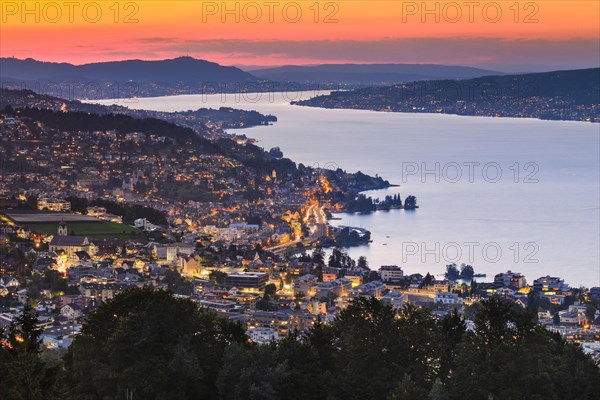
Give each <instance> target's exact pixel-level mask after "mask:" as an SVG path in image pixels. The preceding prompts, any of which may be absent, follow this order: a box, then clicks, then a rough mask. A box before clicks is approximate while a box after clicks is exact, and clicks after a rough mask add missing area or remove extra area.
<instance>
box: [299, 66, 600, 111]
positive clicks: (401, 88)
mask: <svg viewBox="0 0 600 400" xmlns="http://www.w3.org/2000/svg"><path fill="white" fill-rule="evenodd" d="M295 104H299V105H304V106H313V107H324V108H348V109H366V110H375V111H396V112H425V113H444V114H458V115H479V116H499V117H526V118H540V119H557V120H576V121H592V122H600V68H590V69H581V70H570V71H553V72H544V73H535V74H522V75H503V76H485V77H480V78H474V79H466V80H434V81H423V82H412V83H406V84H401V85H393V86H385V87H370V88H365V89H358V90H354V91H347V92H333V93H331V94H330V95H327V96H318V97H314V98H312V99H308V100H304V101H299V102H296V103H295Z"/></svg>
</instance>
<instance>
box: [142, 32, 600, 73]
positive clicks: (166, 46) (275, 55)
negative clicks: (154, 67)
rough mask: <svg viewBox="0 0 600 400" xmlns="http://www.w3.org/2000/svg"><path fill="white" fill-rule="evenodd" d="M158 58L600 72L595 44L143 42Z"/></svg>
mask: <svg viewBox="0 0 600 400" xmlns="http://www.w3.org/2000/svg"><path fill="white" fill-rule="evenodd" d="M138 44H140V46H143V47H145V50H147V51H152V52H154V53H156V54H168V53H173V54H185V53H186V52H188V51H189V53H190V54H191V55H194V56H201V55H202V54H211V55H213V56H216V57H217V58H220V59H227V60H229V61H230V63H235V62H240V61H243V60H248V61H254V62H257V61H260V60H261V59H262V60H269V61H271V62H279V63H286V62H287V60H306V61H307V62H311V63H335V62H355V63H360V62H364V63H439V64H456V65H491V64H494V65H499V66H500V65H505V66H507V67H508V66H514V65H532V64H535V65H556V66H565V67H570V68H580V67H590V66H597V65H598V63H599V61H598V60H599V59H600V49H599V48H598V42H597V40H594V39H577V38H575V39H569V40H548V39H513V40H508V39H502V38H488V37H486V38H478V37H472V38H387V39H383V40H335V41H334V40H322V41H321V40H314V41H291V40H286V41H251V40H238V39H235V40H229V39H228V40H225V39H224V40H215V39H212V40H189V39H178V38H172V37H171V38H151V37H148V38H139V39H138ZM140 50H142V49H140Z"/></svg>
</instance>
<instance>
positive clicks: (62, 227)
mask: <svg viewBox="0 0 600 400" xmlns="http://www.w3.org/2000/svg"><path fill="white" fill-rule="evenodd" d="M67 235H68V231H67V224H66V223H65V221H60V224H58V236H67Z"/></svg>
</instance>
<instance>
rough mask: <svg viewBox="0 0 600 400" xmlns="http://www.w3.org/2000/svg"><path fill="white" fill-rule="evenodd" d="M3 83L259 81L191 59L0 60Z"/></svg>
mask: <svg viewBox="0 0 600 400" xmlns="http://www.w3.org/2000/svg"><path fill="white" fill-rule="evenodd" d="M0 79H2V80H3V81H4V80H7V79H14V80H25V81H33V80H58V81H64V80H65V79H71V80H73V81H78V82H81V81H83V82H85V81H98V80H102V81H119V82H127V81H136V82H143V83H163V84H175V83H179V82H183V83H197V82H224V83H249V82H255V81H257V80H258V79H257V78H256V77H254V76H252V75H251V74H249V73H248V72H244V71H242V70H241V69H239V68H236V67H225V66H222V65H219V64H217V63H213V62H210V61H205V60H198V59H195V58H192V57H179V58H174V59H169V60H160V61H144V60H127V61H110V62H99V63H92V64H83V65H73V64H69V63H53V62H45V61H37V60H34V59H31V58H28V59H25V60H21V59H17V58H0Z"/></svg>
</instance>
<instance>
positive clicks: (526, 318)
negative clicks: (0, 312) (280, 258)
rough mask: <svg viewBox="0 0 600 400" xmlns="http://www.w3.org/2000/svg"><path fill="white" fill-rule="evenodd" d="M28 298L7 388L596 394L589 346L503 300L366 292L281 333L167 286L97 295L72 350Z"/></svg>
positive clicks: (11, 342) (7, 399) (15, 391)
mask: <svg viewBox="0 0 600 400" xmlns="http://www.w3.org/2000/svg"><path fill="white" fill-rule="evenodd" d="M40 333H41V332H40V329H39V328H38V327H37V317H36V315H35V312H34V311H33V309H32V308H31V307H29V306H28V307H26V308H25V309H24V311H23V313H22V314H21V315H20V317H19V318H18V319H17V320H16V321H14V322H13V324H12V325H11V326H10V327H9V328H8V329H7V330H6V331H5V332H3V335H2V341H1V346H0V371H1V373H0V398H2V399H4V400H23V399H30V400H37V399H40V400H41V399H77V400H87V399H90V400H91V399H103V400H104V399H126V398H132V396H133V398H134V399H148V400H153V399H156V400H158V399H161V400H166V399H173V400H175V399H177V400H185V399H231V400H234V399H240V400H241V399H303V400H305V399H315V400H317V399H356V400H358V399H360V400H364V399H388V400H400V399H431V400H433V399H438V400H439V399H448V400H452V399H462V400H489V399H511V400H519V399H522V400H542V399H544V400H546V399H557V400H558V399H562V400H564V399H596V398H597V394H598V393H599V392H600V369H599V368H598V366H597V365H595V364H594V362H593V361H592V359H591V358H589V357H588V356H586V355H585V354H584V353H583V352H582V351H581V349H580V348H579V347H577V346H576V345H573V344H569V343H566V342H565V341H564V340H562V339H561V338H560V336H559V335H557V334H553V333H551V332H549V331H547V330H546V329H545V328H544V327H542V326H540V325H538V324H537V323H536V322H535V320H534V318H533V316H532V315H531V314H530V313H529V312H528V311H526V310H524V309H521V308H519V307H518V306H516V305H514V304H511V303H508V302H505V301H503V300H501V299H495V298H493V299H490V300H487V301H484V302H481V303H479V306H478V308H477V311H476V313H475V315H474V317H473V320H472V321H469V323H467V321H465V320H464V319H463V318H462V317H461V316H460V315H459V314H458V313H456V312H453V313H450V314H448V315H446V316H445V317H443V318H434V317H433V316H432V315H431V313H430V311H428V310H427V309H425V308H420V307H416V306H413V305H405V306H404V307H403V308H402V309H394V308H392V307H390V306H386V305H384V304H382V303H381V302H380V301H378V300H376V299H374V298H371V299H367V298H360V299H357V300H355V301H354V302H352V303H351V304H350V305H349V306H348V307H347V308H345V309H344V310H343V311H341V313H340V314H339V316H338V317H337V318H336V319H335V320H334V321H333V322H332V323H328V324H326V323H324V322H322V321H320V320H319V321H317V322H316V323H315V325H314V326H313V327H312V329H311V330H310V331H309V332H307V333H305V334H297V333H293V334H290V335H288V336H287V337H286V338H284V339H283V340H281V341H279V342H278V343H271V344H269V345H257V344H254V343H251V342H250V341H249V340H248V338H247V336H246V335H245V333H244V330H243V328H242V326H241V325H240V324H238V323H236V322H232V321H231V320H228V319H222V318H219V317H217V316H216V315H215V314H213V313H212V312H210V311H207V310H205V309H201V308H199V307H198V306H197V305H196V304H195V303H193V302H192V301H190V300H187V299H179V298H175V297H173V296H172V295H171V294H170V293H169V292H166V291H156V290H153V289H151V288H138V289H133V290H129V291H126V292H123V293H122V294H120V295H118V296H116V297H115V298H114V299H113V300H110V301H108V302H106V303H103V304H102V305H100V306H99V307H98V308H97V309H96V310H95V311H94V312H93V313H92V314H91V315H90V316H89V317H88V319H87V321H86V322H85V323H84V325H83V328H82V331H81V333H80V334H79V335H78V336H77V338H76V339H75V340H74V342H73V344H72V345H71V347H70V348H69V350H68V352H66V354H64V355H62V356H60V357H59V356H58V355H57V354H55V353H53V352H48V351H46V350H42V349H41V345H40Z"/></svg>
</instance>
